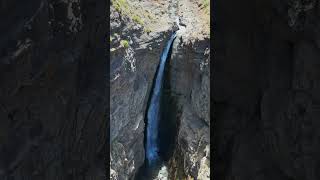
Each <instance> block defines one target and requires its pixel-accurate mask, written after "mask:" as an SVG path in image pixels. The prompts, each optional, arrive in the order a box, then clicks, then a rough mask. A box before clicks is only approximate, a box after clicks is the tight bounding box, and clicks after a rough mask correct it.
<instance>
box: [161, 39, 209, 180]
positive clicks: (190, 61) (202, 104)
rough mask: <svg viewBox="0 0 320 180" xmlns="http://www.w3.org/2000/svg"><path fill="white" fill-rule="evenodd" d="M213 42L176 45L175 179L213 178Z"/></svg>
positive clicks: (172, 65)
mask: <svg viewBox="0 0 320 180" xmlns="http://www.w3.org/2000/svg"><path fill="white" fill-rule="evenodd" d="M209 52H210V40H209V39H205V40H202V41H196V42H195V43H193V44H184V43H183V42H182V41H181V40H180V39H177V40H176V41H175V43H174V47H173V50H172V56H171V61H170V66H168V68H169V71H170V82H167V83H170V86H171V92H170V93H171V96H172V98H173V99H175V101H176V108H177V110H176V111H177V112H178V113H177V114H176V115H175V120H176V121H177V122H178V124H179V126H178V132H177V137H176V147H175V150H174V154H173V157H172V159H171V161H170V165H171V172H170V173H171V174H170V175H171V178H173V179H177V178H183V177H192V178H195V179H203V180H205V179H210V117H209V114H210V109H209V108H210V76H209V73H210V67H209V66H210V64H209V63H210V55H209Z"/></svg>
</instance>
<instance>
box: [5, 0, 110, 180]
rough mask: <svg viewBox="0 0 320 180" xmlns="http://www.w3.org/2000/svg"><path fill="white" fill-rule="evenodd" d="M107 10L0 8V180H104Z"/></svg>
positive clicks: (79, 5) (35, 4) (66, 5)
mask: <svg viewBox="0 0 320 180" xmlns="http://www.w3.org/2000/svg"><path fill="white" fill-rule="evenodd" d="M106 17H107V16H106V3H105V1H95V0H69V1H45V0H36V1H32V2H30V1H28V2H27V1H15V0H14V1H11V0H10V1H8V0H4V1H1V2H0V22H1V24H0V29H1V34H0V119H1V121H0V123H1V124H0V179H3V180H6V179H14V180H15V179H17V180H18V179H32V180H43V179H46V180H51V179H52V180H56V179H62V180H63V179H97V180H98V179H106V177H105V165H104V157H105V151H106V144H105V143H103V142H106V140H107V132H106V130H105V129H107V122H106V120H105V119H106V116H105V114H106V106H107V97H106V90H107V89H106V83H105V82H106V77H105V74H106V72H107V71H106V67H107V61H106V56H105V42H104V37H105V33H106V31H107V25H106V22H105V20H106Z"/></svg>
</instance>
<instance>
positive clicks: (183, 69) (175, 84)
mask: <svg viewBox="0 0 320 180" xmlns="http://www.w3.org/2000/svg"><path fill="white" fill-rule="evenodd" d="M125 2H127V3H128V4H127V5H126V8H124V9H121V6H120V7H119V6H118V5H119V1H117V0H115V1H113V3H114V5H112V6H111V38H110V41H111V47H110V51H111V66H110V72H111V77H110V82H111V84H110V85H111V87H110V89H111V92H110V95H111V99H110V100H111V102H110V103H111V104H110V105H111V106H110V113H111V119H110V120H111V122H110V123H111V124H110V130H111V132H110V136H111V137H110V140H111V149H110V156H111V162H110V168H111V169H110V171H111V174H110V179H117V180H125V179H135V178H136V177H138V176H139V175H141V174H140V173H141V172H144V173H142V174H145V172H146V171H147V170H146V169H144V168H145V167H146V166H145V165H147V163H146V162H148V158H147V156H146V154H148V150H150V149H148V147H147V146H146V144H147V138H148V120H147V116H148V107H149V106H150V101H151V99H152V97H151V95H152V93H153V90H152V89H154V85H153V84H154V82H155V81H156V77H157V69H158V67H159V59H160V57H161V54H162V52H163V49H164V48H165V46H166V45H167V42H168V41H169V39H170V37H171V35H172V32H174V31H176V30H177V23H176V20H177V18H178V19H179V20H180V22H183V24H184V30H183V31H179V32H178V33H177V37H176V39H175V40H174V43H173V45H172V48H171V52H169V53H168V58H169V59H167V62H166V64H165V69H164V74H163V75H164V76H163V78H164V79H163V87H162V96H161V99H160V101H159V102H161V104H162V106H160V107H161V108H160V109H159V113H160V117H161V118H160V121H159V124H158V128H157V131H158V133H157V134H158V138H157V140H156V142H157V144H158V148H156V150H155V151H154V152H157V154H158V155H159V157H160V158H161V161H157V162H159V164H157V163H156V165H155V166H153V167H156V170H155V171H152V170H151V172H155V174H152V173H151V177H148V178H147V179H178V178H179V179H185V178H194V179H209V176H210V174H209V158H210V150H209V141H210V139H209V126H210V121H209V99H210V96H209V54H210V53H209V48H210V47H209V38H208V32H205V30H208V31H209V28H207V29H206V28H204V27H206V26H205V25H204V24H206V23H204V22H203V21H197V20H196V18H195V17H196V16H200V15H201V16H202V15H204V14H195V13H202V10H201V8H202V5H201V4H197V3H198V2H189V1H187V0H185V1H182V0H181V1H174V2H173V1H163V2H153V1H152V2H150V1H139V2H136V1H125ZM174 3H176V4H174ZM132 7H135V8H132ZM136 7H139V8H138V9H139V10H138V11H139V13H137V12H136V11H135V10H136V9H137V8H136ZM180 7H183V8H184V9H186V10H185V11H184V12H185V13H184V12H183V11H181V10H180ZM130 8H132V9H134V10H132V11H131V10H130ZM168 9H169V10H168ZM140 11H141V12H140ZM146 14H147V15H146ZM144 15H146V16H144ZM149 16H150V17H151V18H149ZM137 17H140V18H141V19H140V20H141V21H139V18H137ZM153 18H154V19H153ZM200 19H201V20H203V19H204V18H200ZM208 19H209V18H208ZM137 21H139V22H137ZM178 23H179V22H178ZM149 172H150V171H149ZM147 175H148V173H147ZM158 175H159V176H158ZM143 176H144V175H143ZM136 179H137V178H136ZM139 179H142V178H141V176H139Z"/></svg>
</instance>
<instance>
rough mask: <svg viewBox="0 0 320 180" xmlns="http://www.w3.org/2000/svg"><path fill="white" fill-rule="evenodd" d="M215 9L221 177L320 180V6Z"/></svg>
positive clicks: (293, 0)
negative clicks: (319, 36) (319, 37)
mask: <svg viewBox="0 0 320 180" xmlns="http://www.w3.org/2000/svg"><path fill="white" fill-rule="evenodd" d="M230 3H231V1H223V2H222V1H221V2H220V3H217V5H216V7H215V8H216V9H215V12H216V15H215V17H216V22H215V23H216V27H217V28H216V31H215V40H214V44H215V47H214V49H216V54H215V57H214V62H215V64H214V66H213V75H212V78H213V81H212V86H211V87H212V88H213V91H212V93H213V94H212V96H213V97H212V98H213V103H214V104H213V110H214V112H213V118H214V119H213V122H214V123H215V124H214V126H213V132H214V140H213V142H214V144H213V147H214V154H215V155H214V162H215V165H214V167H215V168H213V170H214V171H213V176H214V178H215V179H234V178H236V179H239V180H242V179H243V180H245V179H261V180H262V179H263V180H264V179H274V180H278V179H279V180H280V179H281V180H284V179H288V180H289V179H306V180H313V179H319V173H317V172H318V170H319V166H318V164H319V156H318V155H317V153H316V152H315V151H316V149H319V147H320V144H319V142H317V141H316V140H315V139H317V138H318V137H319V133H318V131H317V130H316V129H318V128H319V123H318V120H317V119H319V108H318V106H319V102H318V96H319V92H320V91H319V86H317V84H318V82H319V77H320V76H319V66H318V65H317V64H318V60H319V59H320V54H319V48H318V47H317V43H316V39H317V38H316V37H318V33H319V31H317V30H316V29H318V28H317V27H318V26H319V22H320V21H319V14H318V13H317V10H316V6H317V4H319V3H317V1H300V0H289V1H253V0H248V1H245V2H232V3H233V6H230Z"/></svg>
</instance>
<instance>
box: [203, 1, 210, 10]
mask: <svg viewBox="0 0 320 180" xmlns="http://www.w3.org/2000/svg"><path fill="white" fill-rule="evenodd" d="M202 5H203V8H204V10H205V11H206V13H209V12H210V0H203V3H202Z"/></svg>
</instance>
